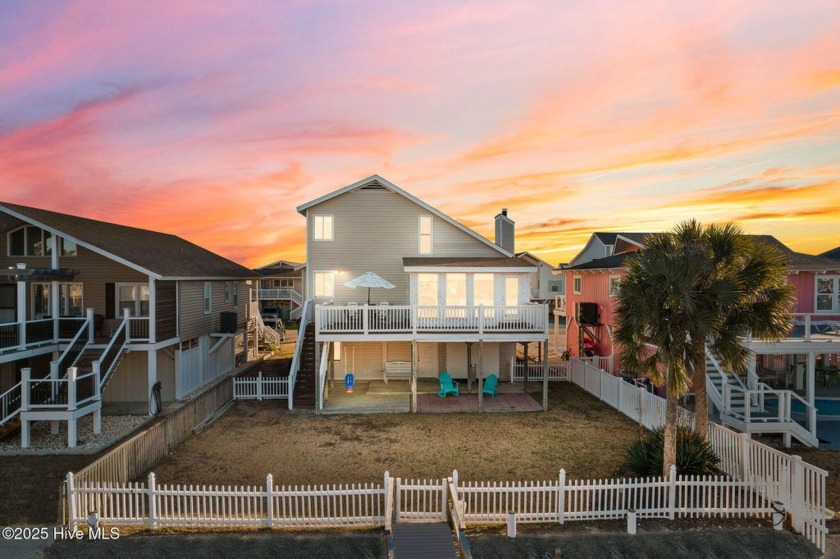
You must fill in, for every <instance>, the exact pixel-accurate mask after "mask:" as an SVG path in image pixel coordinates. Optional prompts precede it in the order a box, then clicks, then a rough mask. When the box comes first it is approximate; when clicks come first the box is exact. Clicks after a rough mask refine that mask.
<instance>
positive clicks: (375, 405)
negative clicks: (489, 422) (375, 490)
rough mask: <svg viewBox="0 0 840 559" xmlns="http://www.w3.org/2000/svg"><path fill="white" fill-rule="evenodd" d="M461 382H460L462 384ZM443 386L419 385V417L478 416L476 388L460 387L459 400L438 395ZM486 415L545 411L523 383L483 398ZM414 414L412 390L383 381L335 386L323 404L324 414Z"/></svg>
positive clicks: (425, 382) (504, 384)
mask: <svg viewBox="0 0 840 559" xmlns="http://www.w3.org/2000/svg"><path fill="white" fill-rule="evenodd" d="M459 382H460V381H459ZM541 387H542V385H541V384H539V383H535V382H532V383H531V386H530V388H531V389H533V390H540V389H541ZM439 388H440V386H439V384H438V381H437V379H425V378H424V379H419V380H418V381H417V411H418V412H419V413H477V412H478V394H477V393H476V386H475V385H474V386H473V392H472V393H469V392H468V388H467V385H466V382H461V384H460V395H459V396H458V397H457V398H456V397H454V396H448V397H446V398H440V397H438V395H437V392H438V390H439ZM483 409H484V411H485V412H488V413H493V412H533V411H542V406H541V405H540V404H539V403H538V402H537V401H536V400H534V399H533V398H532V397H531V396H529V395H528V394H525V393H524V392H523V386H522V383H509V382H500V383H499V387H498V395H497V396H496V397H495V398H491V397H490V396H487V395H485V396H484V406H483ZM410 411H411V389H410V386H409V383H408V381H407V380H392V381H390V382H388V383H387V384H386V383H385V382H383V381H381V380H374V381H357V382H356V385H355V387H354V388H353V392H352V393H348V392H347V391H346V390H345V389H344V387H343V386H341V385H339V383H336V384H335V386H334V387H333V388H332V389H331V390H330V392H329V398H328V399H327V400H326V401H325V402H324V410H323V413H325V414H364V413H409V412H410Z"/></svg>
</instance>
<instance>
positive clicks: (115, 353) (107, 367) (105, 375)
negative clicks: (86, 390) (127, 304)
mask: <svg viewBox="0 0 840 559" xmlns="http://www.w3.org/2000/svg"><path fill="white" fill-rule="evenodd" d="M124 313H125V314H124V316H123V321H122V322H121V323H120V325H119V327H117V330H116V332H114V335H113V336H111V340H110V341H109V342H108V345H107V346H106V347H105V351H103V352H102V355H100V356H99V359H97V360H96V361H94V362H93V370H94V372H96V373H97V374H99V379H100V389H104V388H105V386H106V385H107V384H108V381H109V380H111V375H112V374H113V373H114V369H115V366H114V365H115V364H116V363H117V358H118V357H119V355H120V353H121V352H122V350H123V347H124V346H125V344H126V341H127V340H128V339H129V337H130V334H131V332H130V324H131V311H130V310H129V309H125V310H124Z"/></svg>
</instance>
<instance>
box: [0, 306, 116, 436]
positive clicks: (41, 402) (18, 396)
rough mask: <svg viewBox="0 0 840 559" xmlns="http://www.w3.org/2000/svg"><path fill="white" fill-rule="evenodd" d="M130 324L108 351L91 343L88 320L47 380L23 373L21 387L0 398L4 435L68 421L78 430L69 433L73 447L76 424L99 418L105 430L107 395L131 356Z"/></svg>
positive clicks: (99, 423) (109, 346)
mask: <svg viewBox="0 0 840 559" xmlns="http://www.w3.org/2000/svg"><path fill="white" fill-rule="evenodd" d="M127 320H128V319H127V318H126V320H125V321H123V324H122V325H121V326H120V327H119V328H118V329H117V331H116V333H115V334H114V335H113V336H112V338H111V339H110V340H109V342H108V343H107V344H104V345H103V344H96V343H94V342H92V341H91V340H92V336H93V335H92V333H91V334H90V337H89V336H88V333H89V328H90V320H88V321H86V322H85V323H84V324H83V325H82V327H81V328H80V329H79V331H78V333H77V334H76V336H75V337H74V338H73V340H72V341H71V342H70V343H69V344H68V345H67V347H66V348H65V350H64V351H63V352H62V354H61V356H60V357H59V358H58V359H57V360H55V361H52V362H51V363H50V373H49V374H48V375H47V376H45V377H42V378H32V376H31V370H30V369H28V368H27V369H23V370H22V372H21V381H20V382H18V383H17V384H15V385H14V386H13V387H11V388H10V389H9V390H7V391H6V392H4V393H3V394H2V395H0V427H3V426H4V425H5V426H6V428H5V429H3V430H2V431H3V435H5V436H8V435H10V434H12V433H13V432H16V431H17V428H18V426H19V425H18V423H20V422H24V423H27V422H32V421H68V424H70V423H72V424H73V425H72V430H71V429H68V437H69V441H68V443H69V446H70V447H74V446H75V444H76V441H75V420H77V419H78V418H80V417H82V416H85V415H87V414H90V413H96V414H97V420H96V421H95V425H100V426H101V417H99V413H100V412H101V409H102V398H101V395H102V391H103V390H105V387H106V386H107V385H108V382H109V381H110V380H111V378H112V377H113V375H114V372H115V371H116V370H117V368H119V365H120V363H121V362H122V359H123V357H124V356H125V355H126V353H127V351H126V346H127V344H128V342H127V340H126V335H125V328H126V325H127ZM61 370H63V371H64V373H63V374H60V371H61ZM95 430H96V427H95ZM21 444H22V446H23V447H24V448H27V447H28V446H29V433H28V429H24V430H23V434H22V437H21Z"/></svg>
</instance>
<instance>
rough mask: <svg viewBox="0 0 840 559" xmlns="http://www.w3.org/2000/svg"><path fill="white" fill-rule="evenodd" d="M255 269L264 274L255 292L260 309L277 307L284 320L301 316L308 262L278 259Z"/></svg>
mask: <svg viewBox="0 0 840 559" xmlns="http://www.w3.org/2000/svg"><path fill="white" fill-rule="evenodd" d="M254 271H255V272H257V273H258V274H260V275H261V276H262V279H260V282H259V287H258V289H256V293H255V295H256V298H257V301H258V302H259V308H260V311H262V309H263V308H265V307H277V308H279V309H280V314H281V317H280V318H282V319H283V320H290V319H291V320H297V319H298V318H300V313H301V311H302V306H303V276H304V273H305V272H306V264H305V263H304V264H300V263H298V262H290V261H288V260H278V261H277V262H272V263H271V264H266V265H265V266H260V267H259V268H255V269H254Z"/></svg>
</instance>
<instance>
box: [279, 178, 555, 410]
mask: <svg viewBox="0 0 840 559" xmlns="http://www.w3.org/2000/svg"><path fill="white" fill-rule="evenodd" d="M297 209H298V212H300V214H301V215H303V216H305V217H306V235H307V237H306V239H307V241H306V262H307V266H306V275H305V280H304V285H305V299H307V300H308V301H309V302H310V303H311V304H312V305H313V307H312V308H311V310H310V312H311V313H312V319H313V320H314V325H313V326H312V327H311V329H310V330H309V331H306V332H305V336H301V340H302V341H301V343H302V344H303V343H305V340H304V338H313V339H314V340H315V341H316V342H317V344H318V348H319V349H318V354H319V355H320V354H321V353H320V350H321V348H322V344H331V345H330V349H329V355H330V361H331V365H332V367H333V370H335V371H337V373H338V374H339V375H343V374H344V373H345V372H353V373H354V374H355V376H356V378H357V379H376V378H379V379H381V378H383V375H384V376H385V378H388V375H389V373H391V372H393V373H395V374H399V373H402V374H406V373H408V374H411V373H414V374H416V375H417V376H419V377H428V378H436V377H437V376H438V374H439V373H440V372H441V371H447V372H449V373H450V374H451V375H452V377H454V378H456V379H457V378H467V376H468V373H469V370H470V365H472V366H473V367H476V366H477V365H478V363H477V361H478V360H477V359H476V355H477V352H476V351H475V350H476V349H478V348H472V344H480V346H481V351H480V352H479V353H480V355H481V367H482V370H481V371H479V373H480V374H483V376H487V375H489V374H496V375H499V376H500V378H507V376H508V370H509V363H510V360H511V357H512V356H514V355H515V351H516V347H515V344H516V343H517V342H523V343H524V342H533V341H536V342H545V341H546V340H547V332H548V321H547V318H548V312H547V307H546V306H545V305H542V304H532V303H531V275H532V274H533V273H534V272H536V267H535V266H534V265H533V264H532V263H531V262H529V261H528V260H527V259H525V258H518V257H516V256H515V255H514V254H513V222H512V221H511V220H510V218H508V217H507V215H506V211H503V212H502V213H500V214H499V215H498V216H496V221H497V223H496V225H497V232H499V233H500V234H501V235H502V237H503V238H502V239H499V242H500V243H504V244H507V243H510V244H508V245H507V246H508V247H509V248H508V249H506V248H503V247H502V246H500V244H496V243H493V242H491V241H489V240H487V239H486V238H484V237H482V236H481V235H479V234H478V233H476V232H475V231H473V230H471V229H469V228H467V227H465V226H464V225H462V224H461V223H459V222H457V221H455V220H454V219H452V218H451V217H449V216H447V215H445V214H443V213H442V212H440V211H439V210H437V209H435V208H433V207H431V206H430V205H428V204H426V203H425V202H423V201H422V200H420V199H418V198H416V197H414V196H412V195H411V194H409V193H408V192H406V191H404V190H402V189H401V188H399V187H397V186H396V185H394V184H392V183H390V182H388V181H387V180H385V179H384V178H382V177H380V176H378V175H374V176H372V177H369V178H367V179H364V180H362V181H359V182H356V183H354V184H351V185H349V186H347V187H344V188H341V189H339V190H336V191H335V192H332V193H330V194H327V195H325V196H321V197H320V198H317V199H315V200H312V201H311V202H308V203H306V204H303V205H301V206H299V207H298V208H297ZM368 271H371V272H374V273H375V274H377V275H379V276H381V277H382V278H384V279H385V280H387V281H388V282H390V283H391V284H393V285H394V286H395V287H394V288H393V289H382V288H373V289H371V290H370V306H369V307H368V306H367V303H368V290H367V289H365V288H356V289H351V288H348V287H346V286H345V283H347V282H348V281H350V280H352V279H353V278H356V277H357V276H359V275H361V274H364V273H365V272H368ZM302 320H303V322H304V324H305V323H306V322H307V317H304V318H303V319H302ZM310 332H311V333H310ZM301 374H306V372H305V371H303V370H302V371H301ZM309 374H314V373H312V372H310V373H309ZM297 400H298V395H297V393H296V395H295V401H296V402H297ZM296 405H297V404H296Z"/></svg>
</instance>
